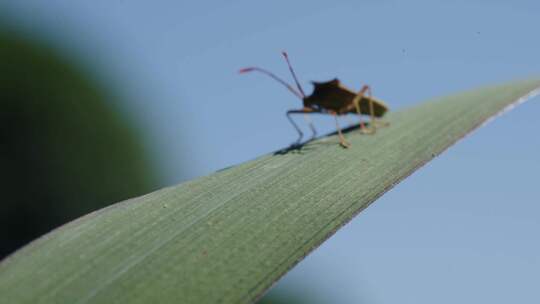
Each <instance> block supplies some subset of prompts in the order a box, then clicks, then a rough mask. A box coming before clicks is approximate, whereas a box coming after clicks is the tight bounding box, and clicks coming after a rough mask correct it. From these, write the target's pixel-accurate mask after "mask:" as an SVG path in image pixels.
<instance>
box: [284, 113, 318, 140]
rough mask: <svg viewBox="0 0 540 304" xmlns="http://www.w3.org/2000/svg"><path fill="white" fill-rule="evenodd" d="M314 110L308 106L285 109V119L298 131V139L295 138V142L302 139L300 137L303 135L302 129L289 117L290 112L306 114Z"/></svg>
mask: <svg viewBox="0 0 540 304" xmlns="http://www.w3.org/2000/svg"><path fill="white" fill-rule="evenodd" d="M313 112H314V111H313V110H312V109H310V108H303V109H300V110H289V111H287V119H288V120H289V122H290V123H291V124H292V125H293V127H294V129H295V130H296V132H298V139H297V140H296V142H295V144H299V143H300V142H301V141H302V138H303V137H304V133H302V130H300V127H298V125H297V124H296V123H295V122H294V120H293V119H292V117H291V114H302V113H303V114H308V113H313Z"/></svg>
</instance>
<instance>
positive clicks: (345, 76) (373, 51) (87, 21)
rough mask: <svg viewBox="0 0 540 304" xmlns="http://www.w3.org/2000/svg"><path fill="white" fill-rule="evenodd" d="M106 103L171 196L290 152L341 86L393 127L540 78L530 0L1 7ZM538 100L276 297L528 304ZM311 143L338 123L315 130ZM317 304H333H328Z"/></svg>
mask: <svg viewBox="0 0 540 304" xmlns="http://www.w3.org/2000/svg"><path fill="white" fill-rule="evenodd" d="M0 11H1V12H2V13H1V14H3V15H4V16H5V18H7V19H10V20H11V21H13V22H16V23H18V24H19V27H20V28H21V29H22V30H23V31H24V32H26V33H28V34H29V35H33V34H37V33H41V34H44V35H45V36H43V37H45V38H43V39H47V40H50V41H52V42H53V43H55V44H57V45H58V47H59V48H61V49H64V50H65V51H66V52H68V53H70V54H72V55H73V56H74V58H84V60H85V61H86V66H87V68H88V69H89V70H90V71H92V72H94V73H95V74H96V75H98V76H99V77H100V79H102V81H103V82H104V83H107V84H109V85H110V86H111V87H114V88H116V89H117V91H118V93H119V94H122V95H123V96H124V97H125V98H124V99H125V100H129V102H128V101H125V102H124V103H123V104H122V105H120V106H121V107H122V108H123V109H124V110H126V111H128V112H129V113H130V115H132V116H133V117H134V118H135V119H137V120H139V121H141V125H142V130H143V131H144V134H145V135H146V138H147V140H148V142H149V144H151V146H152V147H153V149H154V153H155V155H156V161H157V162H159V163H160V164H161V166H162V168H163V169H164V170H165V172H166V182H167V183H168V184H173V183H177V182H179V181H181V180H183V179H186V178H193V177H196V176H201V175H205V174H209V173H211V172H213V171H215V170H217V169H220V168H223V167H226V166H230V165H233V164H236V163H240V162H243V161H246V160H249V159H253V158H255V157H257V156H259V155H262V154H265V153H268V152H271V151H274V150H277V149H279V148H282V147H284V146H286V145H288V144H290V143H291V142H292V141H293V140H294V139H295V136H296V133H295V131H294V130H293V129H292V127H291V126H290V125H289V124H288V122H287V121H286V119H285V115H284V113H285V111H286V110H288V109H292V108H296V107H298V106H299V105H300V101H299V100H297V99H296V98H295V97H294V96H293V95H291V94H290V93H289V92H287V91H286V90H284V89H283V88H281V87H280V86H278V85H277V84H275V83H273V82H272V81H270V80H268V79H266V78H264V77H263V76H260V75H238V74H237V70H238V69H239V68H241V67H245V66H250V65H258V66H261V67H265V68H267V69H269V70H272V71H273V72H275V73H276V74H278V75H280V76H282V77H286V78H287V79H289V75H288V74H287V73H288V71H287V68H286V65H285V63H284V62H283V60H282V58H281V57H280V51H281V50H287V51H288V52H289V55H290V57H291V61H292V63H293V65H294V66H295V68H296V71H297V74H298V75H299V77H300V79H301V82H302V84H303V85H304V88H305V90H306V91H308V92H310V91H311V87H310V84H309V81H311V80H327V79H330V78H334V77H339V78H340V79H341V80H342V81H343V82H344V83H345V84H346V85H347V86H349V87H351V88H355V89H358V88H360V87H361V85H362V84H364V83H367V84H370V85H371V86H372V88H373V92H374V94H375V95H376V96H377V97H379V98H381V99H383V100H385V101H387V103H388V104H389V105H390V106H391V107H392V109H396V110H399V109H401V108H405V107H407V106H410V105H413V104H416V103H417V102H420V101H422V100H425V99H428V98H432V97H436V96H440V95H445V94H449V93H452V92H455V91H458V90H462V89H467V88H471V87H475V86H478V85H482V84H489V83H496V82H502V81H505V80H511V79H515V78H523V77H528V76H540V61H539V60H538V54H540V40H538V28H539V25H540V24H539V22H538V13H539V12H540V4H539V2H537V1H512V2H510V1H451V2H450V1H416V0H413V1H407V2H405V1H296V2H289V1H272V2H255V1H230V2H228V3H225V2H219V1H182V2H180V1H153V2H148V1H125V0H118V1H85V2H82V1H78V2H77V1H47V2H44V1H2V2H0ZM538 102H539V100H538V98H536V99H534V100H531V101H530V102H529V103H526V104H525V105H523V106H521V107H519V108H518V109H516V110H515V111H513V112H511V113H509V114H507V115H505V116H503V117H501V118H500V119H497V120H496V121H494V122H493V123H491V124H489V125H488V126H487V127H486V128H482V129H481V130H479V131H477V132H476V133H475V134H473V136H470V137H467V138H466V139H465V140H463V141H461V142H459V143H458V144H457V145H456V146H455V147H453V148H451V149H450V150H449V151H447V152H446V153H445V154H443V155H442V156H441V157H439V158H437V159H435V160H434V161H433V162H432V163H430V164H428V165H427V166H426V167H424V168H423V169H422V170H420V171H419V172H418V173H416V174H414V175H413V176H411V177H410V178H408V179H407V180H406V181H404V182H403V183H402V184H400V185H398V186H397V187H396V188H395V189H393V190H392V191H390V192H389V193H388V194H386V195H385V196H384V197H382V198H381V199H380V200H379V201H377V202H376V203H375V204H373V205H372V206H371V207H369V208H368V209H367V210H366V211H365V212H363V213H362V214H360V215H359V216H358V217H357V218H356V219H355V220H353V221H352V222H351V223H350V224H349V225H347V226H346V227H344V228H343V229H342V230H341V231H340V232H338V233H337V234H336V235H335V236H334V237H333V238H331V239H330V240H329V241H328V242H326V243H325V244H323V245H322V246H321V248H319V249H318V250H316V251H315V252H314V253H313V254H312V255H310V256H309V257H308V258H307V259H306V260H305V261H303V262H302V263H300V265H299V266H298V267H296V268H295V269H294V270H293V271H292V272H291V273H290V274H289V275H287V276H286V277H285V278H284V279H283V280H282V281H281V282H280V283H278V285H277V286H276V288H275V290H274V291H273V292H278V293H279V292H282V291H286V290H288V289H296V290H297V291H300V292H305V293H308V294H311V295H312V296H313V297H315V298H317V299H318V300H319V301H321V302H325V301H326V302H328V301H330V300H329V299H332V300H333V301H334V302H335V303H337V302H338V301H340V302H341V303H353V302H354V303H362V302H363V301H365V302H369V303H396V302H399V303H430V302H434V301H436V302H437V303H455V302H456V301H460V302H463V301H465V302H479V301H480V302H488V301H489V302H491V303H508V302H509V301H512V302H518V301H524V302H537V301H539V300H540V294H538V292H537V291H536V282H538V280H539V279H540V278H539V276H538V273H540V245H538V242H537V241H536V238H537V235H536V232H537V231H539V229H540V204H538V203H539V202H540V200H539V198H538V197H539V195H540V190H539V189H538V188H537V184H538V183H537V181H538V172H540V170H539V169H540V157H539V156H538V155H540V142H539V140H538V134H537V132H538V130H540V120H539V119H538V115H540V104H539V103H538ZM316 124H317V125H318V126H320V127H319V129H321V130H325V131H329V130H332V127H333V121H332V120H331V119H328V118H326V117H318V118H316ZM325 299H328V300H325Z"/></svg>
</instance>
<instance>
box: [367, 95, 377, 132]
mask: <svg viewBox="0 0 540 304" xmlns="http://www.w3.org/2000/svg"><path fill="white" fill-rule="evenodd" d="M365 87H366V88H367V95H368V97H369V116H371V119H370V122H369V129H370V131H369V133H371V134H372V133H375V132H376V131H377V127H376V126H375V109H374V107H373V95H372V94H371V88H370V87H369V86H367V85H366V86H365Z"/></svg>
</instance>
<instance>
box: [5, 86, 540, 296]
mask: <svg viewBox="0 0 540 304" xmlns="http://www.w3.org/2000/svg"><path fill="white" fill-rule="evenodd" d="M538 87H540V80H527V81H519V82H513V83H508V84H504V85H499V86H493V87H484V88H480V89H477V90H473V91H468V92H464V93H461V94H457V95H453V96H449V97H444V98H439V99H437V100H433V101H429V102H425V103H422V104H420V105H418V106H415V107H413V108H410V109H406V110H403V111H398V112H393V113H389V115H388V116H387V117H386V118H385V120H386V121H388V122H390V126H389V127H386V128H382V129H379V130H378V132H377V133H376V134H375V135H362V134H360V132H358V130H352V131H350V132H348V133H347V134H346V137H347V139H348V140H349V141H350V142H351V144H352V147H351V148H350V149H343V148H341V147H340V146H339V145H338V144H337V143H338V139H337V138H336V136H328V137H325V138H322V139H319V140H316V141H313V142H311V143H309V144H307V145H305V146H303V147H302V149H300V150H292V151H288V152H283V153H276V154H271V155H266V156H262V157H260V158H258V159H256V160H253V161H250V162H247V163H244V164H241V165H238V166H235V167H232V168H228V169H226V170H222V171H220V172H216V173H214V174H212V175H209V176H206V177H202V178H199V179H197V180H194V181H190V182H186V183H183V184H180V185H177V186H173V187H168V188H165V189H162V190H159V191H156V192H153V193H150V194H147V195H145V196H141V197H138V198H134V199H131V200H128V201H124V202H121V203H118V204H115V205H113V206H111V207H108V208H105V209H102V210H99V211H97V212H95V213H92V214H89V215H87V216H84V217H82V218H80V219H78V220H76V221H74V222H71V223H69V224H67V225H65V226H63V227H61V228H59V229H57V230H55V231H53V232H51V233H49V234H47V235H46V236H44V237H42V238H40V239H38V240H36V241H34V242H33V243H32V244H30V245H29V246H27V247H25V248H23V249H22V250H19V251H18V252H17V253H16V254H14V255H12V256H11V257H9V258H8V259H6V260H4V261H3V262H2V263H1V264H0V295H2V296H1V297H0V302H1V303H250V302H253V301H254V300H256V299H257V298H258V297H259V296H260V295H261V294H262V293H263V292H264V291H265V290H267V289H268V288H269V287H270V286H271V285H272V284H273V283H274V282H275V281H276V280H277V279H279V278H280V277H281V276H282V275H283V274H284V273H285V272H287V270H289V269H290V268H291V267H293V266H294V265H295V264H296V263H297V262H298V261H300V260H301V259H302V258H303V257H304V256H306V255H307V254H308V253H309V252H311V251H312V250H313V249H314V248H315V247H317V246H318V245H320V244H321V243H322V242H323V241H324V240H326V239H327V238H328V237H329V236H330V235H332V234H333V233H334V232H335V231H336V230H337V229H339V228H340V227H341V226H343V225H344V224H345V223H347V222H348V221H349V220H350V219H351V218H352V217H353V216H354V215H356V214H357V213H358V212H360V211H361V210H363V209H364V208H366V207H367V206H368V205H369V204H370V203H372V202H373V201H374V200H375V199H377V198H378V197H379V196H381V195H382V194H383V193H384V192H386V191H387V190H388V189H390V188H392V187H393V186H394V185H395V184H397V183H398V182H399V181H401V180H402V179H404V178H405V177H407V176H408V175H409V174H411V173H412V172H414V171H415V170H416V169H417V168H419V167H420V166H422V165H423V164H425V163H426V162H428V161H429V160H431V159H432V158H433V157H435V156H436V155H438V154H439V153H441V152H443V151H444V150H445V149H446V148H447V147H449V146H450V145H452V144H453V143H455V142H456V141H457V140H459V139H460V138H462V137H463V136H465V135H466V134H468V133H469V132H470V131H472V130H474V129H475V128H477V127H478V126H480V125H481V124H482V123H484V122H485V121H487V120H488V119H490V118H492V117H494V116H495V115H496V114H498V113H501V112H502V111H503V110H505V109H509V108H510V107H512V106H513V105H515V104H517V103H519V102H521V101H524V100H525V99H526V98H527V97H530V96H532V95H533V94H535V93H537V91H538ZM487 152H488V151H486V153H487Z"/></svg>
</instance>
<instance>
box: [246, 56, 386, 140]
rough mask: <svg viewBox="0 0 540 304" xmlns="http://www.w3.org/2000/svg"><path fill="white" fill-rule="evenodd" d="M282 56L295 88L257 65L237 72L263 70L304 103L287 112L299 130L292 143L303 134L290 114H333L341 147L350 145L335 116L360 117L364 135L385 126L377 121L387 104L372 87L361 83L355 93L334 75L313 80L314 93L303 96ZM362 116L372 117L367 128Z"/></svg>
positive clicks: (311, 126)
mask: <svg viewBox="0 0 540 304" xmlns="http://www.w3.org/2000/svg"><path fill="white" fill-rule="evenodd" d="M282 55H283V57H284V58H285V61H286V62H287V66H288V67H289V71H290V72H291V75H292V77H293V79H294V82H295V84H296V89H295V88H294V87H293V86H292V85H290V84H288V83H287V82H286V81H284V80H283V79H281V78H279V77H278V76H276V75H275V74H273V73H271V72H269V71H268V70H265V69H262V68H259V67H248V68H244V69H241V70H240V71H239V72H240V73H247V72H253V71H257V72H260V73H263V74H265V75H267V76H269V77H271V78H273V79H274V80H276V81H277V82H279V83H281V84H282V85H284V86H285V87H286V88H287V89H288V90H289V91H290V92H291V93H293V94H294V95H295V96H296V97H298V98H300V99H301V100H302V102H303V105H304V107H303V108H301V109H294V110H289V111H287V114H286V115H287V119H288V120H289V121H290V122H291V124H292V125H293V127H294V128H295V130H296V131H297V132H298V140H297V141H296V143H295V144H299V143H301V141H302V138H303V136H304V134H303V133H302V130H300V128H299V127H298V125H297V124H296V123H295V122H294V120H293V119H292V117H291V115H292V114H305V115H306V116H305V117H306V118H307V114H315V113H318V114H330V115H332V116H333V117H334V119H335V122H336V128H337V131H338V135H339V141H340V144H341V146H343V147H344V148H348V147H349V146H350V144H349V142H347V140H346V139H345V137H344V136H343V133H342V132H341V127H340V126H339V122H338V116H340V115H346V114H350V113H353V114H358V115H359V116H360V117H359V118H360V131H361V132H362V133H366V134H373V133H375V131H376V129H377V127H379V126H384V125H388V124H387V123H381V122H380V121H378V120H377V119H378V118H380V117H382V116H383V115H384V114H385V113H386V112H387V111H388V107H387V106H386V104H384V102H383V101H381V100H379V99H376V98H374V97H373V96H372V94H371V88H370V87H369V86H368V85H364V86H362V88H361V89H360V91H358V92H353V91H352V90H350V89H348V88H346V87H345V86H343V85H342V84H341V82H340V81H339V80H338V79H337V78H335V79H332V80H330V81H325V82H312V84H313V86H314V89H313V93H311V95H309V96H306V94H305V93H304V90H303V89H302V86H301V85H300V82H299V81H298V78H297V77H296V73H295V72H294V69H293V68H292V65H291V63H290V61H289V56H288V55H287V53H286V52H282ZM362 115H369V116H370V118H371V119H370V123H369V127H367V126H366V124H365V123H364V121H363V120H362V117H361V116H362ZM309 126H310V128H311V131H312V133H313V137H315V136H316V134H317V132H316V130H315V127H314V126H313V124H312V123H311V121H309Z"/></svg>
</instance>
